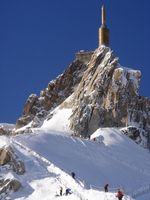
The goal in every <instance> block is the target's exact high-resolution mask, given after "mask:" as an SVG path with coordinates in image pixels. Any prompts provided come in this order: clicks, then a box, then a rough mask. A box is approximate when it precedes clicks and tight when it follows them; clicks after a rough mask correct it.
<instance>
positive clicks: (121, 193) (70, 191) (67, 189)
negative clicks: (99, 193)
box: [59, 172, 124, 200]
mask: <svg viewBox="0 0 150 200" xmlns="http://www.w3.org/2000/svg"><path fill="white" fill-rule="evenodd" d="M71 176H72V178H73V179H75V176H76V174H75V173H74V172H71ZM108 187H109V184H108V183H107V184H106V185H104V191H105V192H108ZM72 193H73V192H72V190H71V189H70V188H66V189H65V192H64V193H63V187H62V186H60V190H59V196H62V195H66V196H68V195H69V194H72ZM123 196H124V194H123V192H122V191H121V190H120V189H118V191H117V194H116V197H117V198H118V200H122V198H123Z"/></svg>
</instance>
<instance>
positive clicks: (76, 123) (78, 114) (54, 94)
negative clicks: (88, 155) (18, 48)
mask: <svg viewBox="0 0 150 200" xmlns="http://www.w3.org/2000/svg"><path fill="white" fill-rule="evenodd" d="M140 79H141V72H140V71H139V70H133V69H130V68H125V67H122V66H121V65H120V64H119V59H118V58H117V57H116V56H115V55H114V53H113V51H112V50H111V49H110V48H109V47H106V46H104V45H101V46H100V47H99V48H98V49H96V50H95V51H94V52H84V51H82V52H78V53H77V54H76V59H75V60H74V61H73V62H72V63H71V65H69V67H68V68H67V69H66V70H65V71H64V73H63V74H61V75H60V76H58V77H57V78H56V79H55V80H53V81H51V82H49V84H48V86H47V88H46V89H44V90H43V91H41V93H40V96H39V97H38V96H37V95H30V96H29V98H28V99H27V101H26V103H25V106H24V109H23V115H22V116H21V117H20V118H19V119H18V120H17V123H16V128H20V127H23V126H25V125H26V124H28V123H30V127H31V128H32V127H40V126H41V125H42V123H43V121H44V119H46V118H47V119H50V118H52V117H53V115H54V113H55V112H54V113H53V110H54V109H55V108H56V107H58V106H59V105H62V107H65V105H67V106H68V101H67V103H65V102H66V101H65V100H66V99H67V98H68V97H69V96H72V98H70V99H71V100H69V104H70V105H69V108H71V109H72V115H71V116H70V118H69V120H70V129H71V130H72V131H73V133H74V134H75V135H77V136H79V135H81V136H82V137H89V136H90V135H91V134H92V133H93V132H95V131H96V130H97V129H98V128H100V127H130V126H131V127H136V129H137V132H136V134H135V128H129V129H127V130H123V133H124V134H127V132H128V131H129V130H130V131H129V132H130V133H129V136H131V138H133V137H134V135H136V140H137V142H138V143H141V142H142V141H143V139H142V138H143V137H144V138H149V130H150V115H149V113H150V112H149V111H150V101H149V99H148V98H145V97H141V96H140V95H139V91H138V90H139V83H140ZM131 130H134V131H133V132H134V133H132V131H131ZM27 131H28V132H29V130H27ZM137 133H139V134H137ZM137 135H138V136H137ZM146 141H147V139H146Z"/></svg>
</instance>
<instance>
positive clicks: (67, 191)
mask: <svg viewBox="0 0 150 200" xmlns="http://www.w3.org/2000/svg"><path fill="white" fill-rule="evenodd" d="M68 194H72V192H71V189H70V188H67V189H66V196H67V195H68Z"/></svg>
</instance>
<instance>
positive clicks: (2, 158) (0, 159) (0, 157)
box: [0, 148, 11, 165]
mask: <svg viewBox="0 0 150 200" xmlns="http://www.w3.org/2000/svg"><path fill="white" fill-rule="evenodd" d="M10 160H11V156H10V153H9V150H8V149H3V148H2V149H0V165H5V164H7V163H9V162H10Z"/></svg>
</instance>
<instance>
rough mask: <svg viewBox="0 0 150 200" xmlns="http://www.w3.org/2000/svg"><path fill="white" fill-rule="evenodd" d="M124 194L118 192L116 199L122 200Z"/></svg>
mask: <svg viewBox="0 0 150 200" xmlns="http://www.w3.org/2000/svg"><path fill="white" fill-rule="evenodd" d="M123 196H124V194H123V192H121V191H120V190H118V192H117V194H116V197H118V200H122V198H123Z"/></svg>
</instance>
